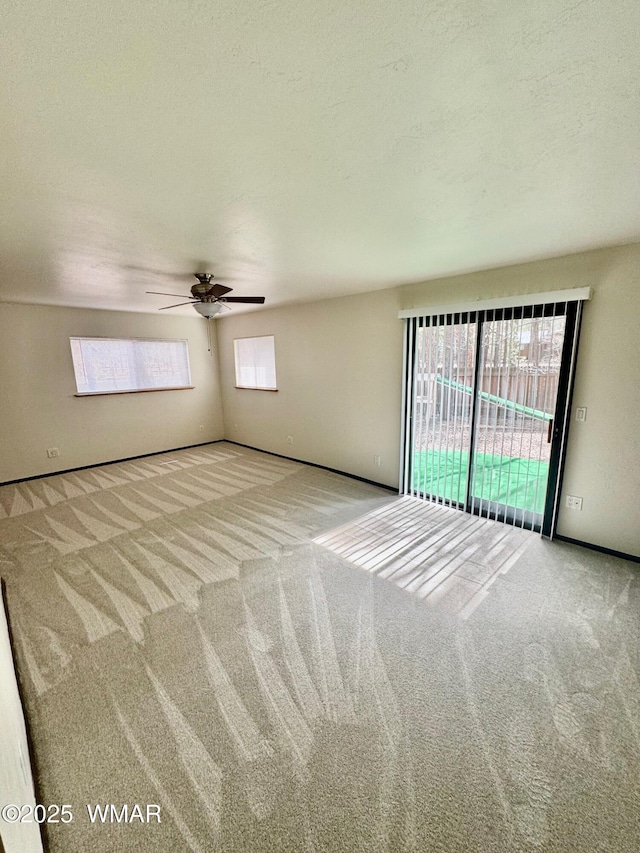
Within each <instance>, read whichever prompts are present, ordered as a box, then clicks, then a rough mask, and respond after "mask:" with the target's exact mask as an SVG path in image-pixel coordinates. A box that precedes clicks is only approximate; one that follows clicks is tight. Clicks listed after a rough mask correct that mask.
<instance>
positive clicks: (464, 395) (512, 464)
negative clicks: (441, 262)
mask: <svg viewBox="0 0 640 853" xmlns="http://www.w3.org/2000/svg"><path fill="white" fill-rule="evenodd" d="M575 322H576V303H553V304H549V305H539V306H527V307H522V308H503V309H499V310H495V309H494V310H485V311H478V312H468V313H459V314H456V313H452V314H443V315H437V316H435V315H434V316H431V317H428V316H425V317H416V318H412V319H410V320H408V321H407V323H408V326H407V359H406V373H407V384H406V388H405V402H404V405H405V439H404V455H403V462H404V472H403V473H404V478H403V479H404V489H403V490H404V492H405V493H407V494H414V495H416V496H419V497H423V498H426V499H429V500H434V501H437V502H439V503H443V504H445V505H449V506H455V507H458V508H460V509H465V510H467V511H468V512H471V513H475V514H477V515H481V516H484V517H487V518H494V519H498V520H501V521H505V522H508V523H511V524H516V525H518V526H521V527H526V528H530V529H535V530H543V531H544V529H545V518H546V520H547V521H546V527H549V525H550V523H551V521H552V515H553V504H554V498H555V494H556V484H557V479H558V472H559V470H560V458H561V453H562V436H563V429H562V426H563V422H564V411H565V408H566V401H567V393H568V380H569V373H570V371H569V367H570V362H571V354H572V349H573V341H574V328H575Z"/></svg>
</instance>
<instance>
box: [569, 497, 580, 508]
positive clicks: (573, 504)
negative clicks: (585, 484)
mask: <svg viewBox="0 0 640 853" xmlns="http://www.w3.org/2000/svg"><path fill="white" fill-rule="evenodd" d="M566 504H567V508H568V509H582V498H577V497H576V496H575V495H567V500H566Z"/></svg>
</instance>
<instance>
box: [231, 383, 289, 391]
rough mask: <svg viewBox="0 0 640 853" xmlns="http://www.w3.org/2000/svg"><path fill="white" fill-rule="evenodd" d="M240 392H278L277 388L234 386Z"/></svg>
mask: <svg viewBox="0 0 640 853" xmlns="http://www.w3.org/2000/svg"><path fill="white" fill-rule="evenodd" d="M234 387H235V388H236V389H237V390H238V391H276V392H277V391H278V389H277V388H259V387H257V386H256V387H255V388H254V386H253V385H235V386H234Z"/></svg>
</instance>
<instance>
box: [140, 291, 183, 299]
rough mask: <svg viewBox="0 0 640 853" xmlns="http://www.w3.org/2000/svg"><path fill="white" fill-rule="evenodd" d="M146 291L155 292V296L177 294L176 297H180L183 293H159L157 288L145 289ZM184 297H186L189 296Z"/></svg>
mask: <svg viewBox="0 0 640 853" xmlns="http://www.w3.org/2000/svg"><path fill="white" fill-rule="evenodd" d="M146 293H153V294H155V296H177V297H178V298H180V297H181V296H182V297H184V293H160V291H159V290H147V291H146ZM186 298H187V299H188V298H189V297H186Z"/></svg>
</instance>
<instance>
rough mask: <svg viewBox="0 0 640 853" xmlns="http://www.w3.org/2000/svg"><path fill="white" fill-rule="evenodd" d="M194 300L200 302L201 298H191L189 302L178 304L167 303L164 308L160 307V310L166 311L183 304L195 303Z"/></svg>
mask: <svg viewBox="0 0 640 853" xmlns="http://www.w3.org/2000/svg"><path fill="white" fill-rule="evenodd" d="M194 302H200V300H199V299H190V300H189V301H188V302H178V304H177V305H165V306H164V308H158V311H166V310H167V308H179V307H180V306H181V305H193V303H194Z"/></svg>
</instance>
